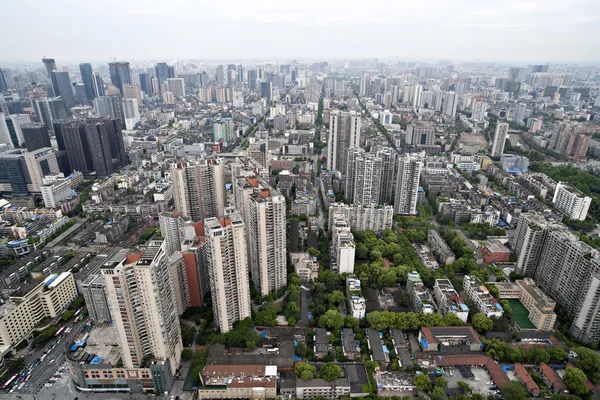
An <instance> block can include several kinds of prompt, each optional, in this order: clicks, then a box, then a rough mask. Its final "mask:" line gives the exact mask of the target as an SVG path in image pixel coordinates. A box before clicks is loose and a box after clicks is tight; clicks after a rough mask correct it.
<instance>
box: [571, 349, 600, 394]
mask: <svg viewBox="0 0 600 400" xmlns="http://www.w3.org/2000/svg"><path fill="white" fill-rule="evenodd" d="M573 351H574V352H575V353H577V358H576V359H575V365H576V366H577V368H579V369H580V370H582V371H583V372H584V373H585V375H586V376H587V377H588V379H589V380H590V381H592V383H594V384H596V385H597V384H599V383H600V356H599V355H598V354H596V353H595V352H594V351H593V350H590V349H588V348H586V347H575V348H574V349H573Z"/></svg>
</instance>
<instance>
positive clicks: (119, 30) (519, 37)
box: [0, 0, 600, 62]
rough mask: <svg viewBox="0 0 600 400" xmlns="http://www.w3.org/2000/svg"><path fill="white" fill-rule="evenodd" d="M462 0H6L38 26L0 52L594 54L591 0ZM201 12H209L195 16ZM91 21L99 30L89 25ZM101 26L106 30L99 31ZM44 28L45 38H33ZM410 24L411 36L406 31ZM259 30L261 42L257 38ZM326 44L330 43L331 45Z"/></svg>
mask: <svg viewBox="0 0 600 400" xmlns="http://www.w3.org/2000/svg"><path fill="white" fill-rule="evenodd" d="M32 3H33V4H32ZM460 3H461V4H455V3H452V4H451V3H446V2H440V1H438V0H428V1H425V2H414V3H411V4H393V3H392V4H390V3H387V2H384V1H375V2H369V3H368V8H367V6H366V5H365V4H364V3H363V2H360V1H358V0H353V1H351V2H344V3H343V4H342V3H341V2H339V1H332V2H327V3H324V4H322V3H317V2H316V1H313V0H311V1H309V2H308V3H306V2H303V3H302V4H299V3H297V2H284V3H279V2H273V1H268V0H263V1H260V2H258V3H256V2H253V3H252V4H249V3H246V2H241V1H240V2H233V4H231V6H230V7H228V10H227V12H226V13H224V12H222V11H221V10H220V9H219V8H218V6H216V5H211V4H202V5H199V4H195V3H193V2H191V1H189V0H178V1H176V2H174V3H173V2H170V3H169V4H168V5H165V4H164V3H161V2H157V1H149V2H144V3H141V2H138V1H130V2H126V3H122V2H119V3H118V2H116V1H115V0H110V1H103V2H102V3H99V2H85V3H78V2H73V1H70V0H57V1H56V2H53V3H52V4H49V3H45V2H41V1H33V2H29V3H27V4H25V3H11V5H10V6H9V7H6V6H5V8H8V11H9V13H10V14H13V15H25V14H27V15H28V18H29V23H30V26H35V27H37V28H36V29H27V30H24V31H23V32H22V35H21V36H20V40H18V41H5V42H4V43H2V44H0V53H1V54H3V55H4V57H3V60H2V61H3V62H6V61H33V60H37V59H39V58H40V57H41V56H42V55H43V54H46V55H51V56H53V57H55V58H56V59H60V60H64V61H76V60H77V61H97V60H111V59H112V58H116V59H118V60H122V59H146V58H147V57H148V55H149V53H150V54H152V55H153V57H161V58H163V59H180V58H186V57H191V58H207V59H223V58H240V57H241V58H256V57H257V56H258V57H261V58H262V57H265V58H278V59H281V58H300V59H304V58H324V57H325V58H373V57H380V58H382V59H408V60H413V59H432V58H437V59H444V58H451V59H455V60H470V61H486V60H502V61H506V62H516V61H522V62H560V61H571V62H592V61H597V56H596V54H598V50H600V42H598V41H597V40H595V39H594V38H595V37H596V36H597V34H598V33H600V24H597V21H598V19H600V5H598V4H597V3H594V2H592V1H588V0H583V1H577V2H564V1H553V2H550V3H548V2H541V1H539V0H534V1H527V2H518V1H515V0H511V1H509V2H504V3H503V4H502V6H482V5H481V3H478V2H475V1H474V0H465V1H462V2H460ZM300 5H301V7H300ZM342 5H343V6H342ZM32 8H33V9H34V12H32ZM114 10H118V12H115V11H114ZM431 10H436V12H435V13H431ZM200 16H209V18H206V17H204V18H202V19H199V17H200ZM173 18H177V23H171V24H170V23H169V21H170V20H171V21H172V20H173ZM20 24H21V22H20V20H19V19H18V18H12V19H8V20H6V21H5V29H6V30H7V31H11V30H19V31H21V30H20V29H19V28H20V27H21V25H20ZM90 26H96V27H97V28H96V29H89V28H90ZM103 26H104V27H106V28H107V29H101V27H103ZM108 28H110V29H108ZM224 28H225V29H224ZM42 32H44V36H45V37H47V38H48V39H49V40H47V41H43V40H39V39H40V34H41V33H42ZM73 32H77V33H78V34H77V35H73ZM415 32H419V34H418V35H416V36H414V33H415ZM215 33H216V34H217V36H216V37H217V38H219V39H218V40H213V41H210V42H209V41H206V40H203V38H204V37H210V38H212V37H215V36H213V35H214V34H215ZM274 33H277V34H274ZM582 33H585V35H583V34H582ZM265 37H267V38H269V40H259V38H265ZM140 38H141V39H142V41H141V42H140ZM174 38H177V40H173V39H174ZM342 38H346V39H347V40H341V39H342ZM404 38H410V40H408V39H404ZM144 42H147V43H148V44H151V47H152V50H150V51H149V49H148V47H146V46H141V45H140V43H144ZM332 42H333V43H336V45H335V46H333V47H332V46H331V43H332ZM195 47H197V50H195V49H194V48H195ZM557 49H559V51H557ZM75 54H76V59H75V58H74V55H75Z"/></svg>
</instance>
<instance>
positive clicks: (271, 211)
mask: <svg viewBox="0 0 600 400" xmlns="http://www.w3.org/2000/svg"><path fill="white" fill-rule="evenodd" d="M233 194H234V198H235V208H236V209H237V210H238V211H239V212H240V213H241V214H242V218H243V219H244V222H245V224H246V236H247V240H248V244H247V245H248V251H249V253H248V254H249V260H250V262H249V264H250V274H251V277H252V281H253V282H254V286H255V287H256V290H258V292H259V293H260V294H262V295H267V294H269V293H272V292H275V291H277V290H279V289H281V288H282V287H284V286H285V285H286V284H287V257H286V254H287V243H286V232H285V229H286V202H285V197H283V196H282V195H281V193H279V192H278V191H277V190H276V189H274V188H273V187H272V186H271V185H270V184H269V183H268V182H267V181H266V180H265V179H264V178H262V177H261V176H253V175H251V176H246V175H244V176H239V175H238V176H236V177H235V178H233Z"/></svg>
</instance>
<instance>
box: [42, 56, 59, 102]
mask: <svg viewBox="0 0 600 400" xmlns="http://www.w3.org/2000/svg"><path fill="white" fill-rule="evenodd" d="M42 62H43V63H44V67H45V68H46V77H47V78H48V82H50V85H49V86H48V96H49V97H50V96H51V97H55V96H58V93H56V91H55V90H54V80H53V79H52V71H56V62H55V61H54V58H42Z"/></svg>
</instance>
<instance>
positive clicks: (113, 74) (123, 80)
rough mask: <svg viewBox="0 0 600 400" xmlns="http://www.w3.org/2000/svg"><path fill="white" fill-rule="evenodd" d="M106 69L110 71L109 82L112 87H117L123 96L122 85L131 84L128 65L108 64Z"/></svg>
mask: <svg viewBox="0 0 600 400" xmlns="http://www.w3.org/2000/svg"><path fill="white" fill-rule="evenodd" d="M108 68H109V71H110V81H111V82H112V84H113V85H115V86H116V87H118V88H119V90H120V91H121V94H123V85H130V84H131V83H132V82H131V70H130V69H129V63H128V62H116V61H115V62H111V63H109V64H108Z"/></svg>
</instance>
